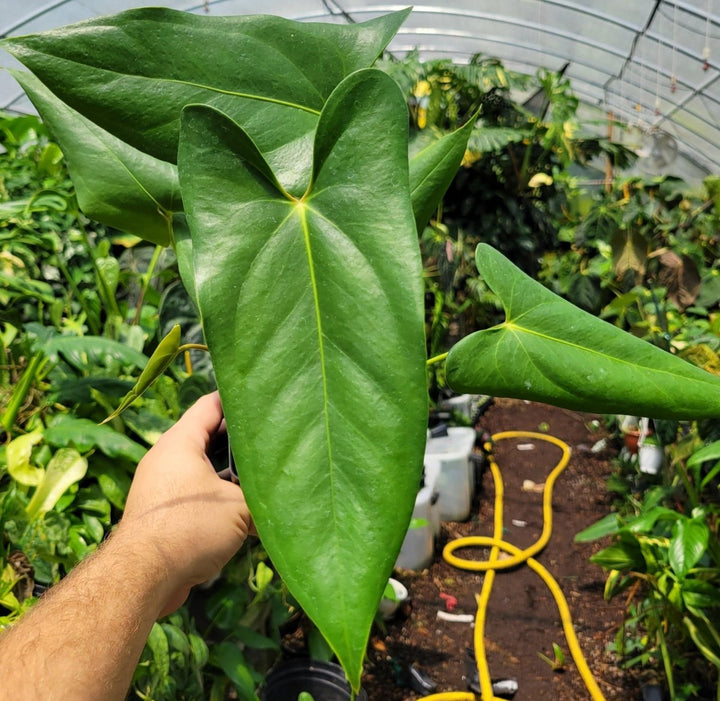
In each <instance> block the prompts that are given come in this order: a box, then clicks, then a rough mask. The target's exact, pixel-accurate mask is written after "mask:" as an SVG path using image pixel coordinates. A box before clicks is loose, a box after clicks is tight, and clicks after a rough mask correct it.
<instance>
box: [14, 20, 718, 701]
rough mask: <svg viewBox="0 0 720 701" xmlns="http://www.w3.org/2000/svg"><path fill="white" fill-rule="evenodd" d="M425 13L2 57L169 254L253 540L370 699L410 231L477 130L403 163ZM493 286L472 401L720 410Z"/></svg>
mask: <svg viewBox="0 0 720 701" xmlns="http://www.w3.org/2000/svg"><path fill="white" fill-rule="evenodd" d="M408 12H409V11H402V12H396V13H392V14H388V15H385V16H382V17H378V18H376V19H373V20H371V21H369V22H366V23H363V24H354V25H347V26H345V25H334V24H317V23H297V22H292V21H288V20H284V19H280V18H276V17H268V16H247V17H207V16H199V15H192V14H186V13H181V12H174V11H170V10H165V9H140V10H131V11H129V12H125V13H121V14H119V15H115V16H111V17H105V18H99V19H94V20H91V21H88V22H84V23H80V24H76V25H71V26H69V27H65V28H62V29H59V30H55V31H51V32H46V33H43V34H38V35H32V36H25V37H18V38H12V39H9V40H6V41H4V42H3V47H4V48H5V49H7V50H8V51H10V52H11V53H12V54H13V55H14V56H15V57H16V58H18V59H19V60H20V61H21V62H22V63H23V64H25V66H26V67H27V68H28V69H29V70H30V73H25V72H16V73H15V76H16V78H17V79H18V81H19V82H20V83H21V84H22V85H23V87H24V88H25V90H26V92H27V94H28V95H29V96H30V98H31V99H32V101H33V102H34V104H35V106H36V107H37V109H38V111H39V112H40V113H41V115H42V117H43V119H44V120H45V122H46V123H47V125H48V126H49V128H50V129H51V130H52V132H53V133H54V135H55V137H56V139H57V140H58V142H59V143H60V145H61V147H62V149H63V150H64V152H65V155H66V158H67V160H68V164H69V168H70V172H71V175H72V177H73V179H74V182H75V186H76V189H77V195H78V200H79V202H80V205H81V207H82V208H83V209H84V210H85V212H86V213H87V214H88V215H89V216H92V217H94V218H96V219H98V220H99V221H101V222H103V223H106V224H109V225H112V226H115V227H117V228H120V229H122V230H125V231H128V232H130V233H134V234H137V235H139V236H141V237H142V238H144V239H146V240H148V241H151V242H154V243H159V244H163V245H170V246H173V247H174V249H175V251H176V253H177V256H178V261H179V264H180V270H181V276H182V278H183V282H184V284H185V286H186V288H187V290H188V292H189V294H190V296H191V297H192V298H193V299H194V300H195V302H196V304H197V306H198V308H199V310H200V314H201V317H202V321H203V328H204V333H205V337H206V341H207V345H208V347H209V350H210V353H211V356H212V360H213V365H214V368H215V372H216V377H217V382H218V387H219V390H220V394H221V398H222V403H223V408H224V411H225V415H226V419H227V424H228V429H229V435H230V439H231V443H232V450H233V454H234V456H235V460H236V463H237V469H238V472H239V476H240V481H241V483H242V486H243V489H244V491H245V494H246V497H247V501H248V504H249V506H250V508H251V511H252V513H253V517H254V519H255V522H256V524H257V530H258V533H259V535H260V537H261V539H262V541H263V543H264V545H265V547H266V549H267V551H268V553H269V554H270V556H271V558H272V561H273V563H274V565H275V566H276V567H277V569H278V571H279V573H280V574H281V575H282V577H283V578H284V580H285V582H286V583H287V586H288V587H289V589H290V590H291V592H292V593H293V595H294V596H295V597H296V599H297V600H298V601H299V603H300V604H301V605H302V606H303V608H304V609H305V611H306V612H307V614H308V615H309V616H310V617H311V618H312V619H313V620H314V621H315V623H316V624H317V626H318V628H319V629H320V630H321V631H322V633H323V635H324V636H325V638H326V639H327V641H328V642H329V644H330V646H331V647H332V649H333V651H334V652H335V654H336V655H337V657H338V659H339V660H340V662H341V663H342V665H343V667H344V669H345V672H346V674H347V676H348V679H349V680H350V682H351V684H352V686H353V688H354V689H358V688H359V686H360V679H361V673H362V663H363V657H364V654H365V647H366V644H367V639H368V635H369V630H370V626H371V624H372V620H373V617H374V615H375V612H376V610H377V605H378V602H379V600H380V598H381V596H382V593H383V590H384V588H385V585H386V583H387V580H388V576H389V574H390V573H391V570H392V567H393V564H394V562H395V559H396V557H397V553H398V551H399V549H400V546H401V544H402V540H403V537H404V533H405V531H406V529H407V527H408V524H409V521H410V516H411V512H412V508H413V504H414V500H415V496H416V492H417V486H418V482H419V478H420V473H421V470H422V459H423V450H424V444H425V429H426V424H427V388H426V372H425V367H426V362H428V361H427V360H426V357H425V338H424V318H423V317H424V314H423V285H422V271H421V261H420V254H419V248H418V243H417V230H418V227H423V226H424V224H425V223H426V221H427V220H428V218H429V217H430V215H431V213H432V212H433V210H434V209H435V208H436V206H437V203H438V201H439V200H440V198H441V197H442V195H443V193H444V191H445V189H446V188H447V186H448V184H449V183H450V181H451V180H452V178H453V176H454V174H455V172H456V171H457V168H458V167H459V164H460V162H461V160H462V157H463V154H464V152H465V147H466V143H467V140H468V138H469V136H470V133H471V131H472V129H473V127H474V125H473V123H472V122H468V124H466V125H465V126H463V127H461V128H460V129H459V130H458V131H456V132H453V133H451V134H449V135H447V136H445V137H443V138H442V139H439V140H438V141H436V142H434V143H433V144H432V145H430V146H429V147H427V148H426V149H425V150H423V151H421V152H419V153H418V154H416V155H414V156H413V157H412V158H409V156H408V113H407V107H406V103H405V100H404V98H403V95H402V94H401V92H400V90H399V88H398V87H397V85H396V84H395V83H394V82H393V81H392V80H391V79H390V78H389V77H388V76H387V75H386V74H385V73H383V72H382V71H380V70H378V69H377V68H373V63H374V61H375V60H376V58H377V57H378V56H379V55H380V54H381V53H382V52H383V50H384V48H385V47H386V45H387V44H388V42H389V41H390V40H391V39H392V37H393V36H394V34H395V33H396V32H397V30H398V28H399V27H400V25H401V24H402V22H403V20H404V19H405V18H406V16H407V14H408ZM478 266H479V269H480V272H481V274H483V275H485V276H486V278H487V281H488V284H489V285H490V286H491V287H492V288H493V289H494V290H495V291H496V292H497V293H498V294H499V295H500V297H501V298H502V299H503V302H504V304H505V305H506V310H507V315H508V318H507V321H506V322H505V323H504V324H503V325H501V326H500V327H496V328H494V329H488V330H485V331H481V332H479V333H478V334H476V335H475V336H471V337H468V338H467V339H466V340H464V341H463V342H462V343H461V344H459V346H458V347H457V349H453V351H452V352H451V353H450V356H449V357H448V358H447V374H448V377H449V379H450V380H451V382H453V383H454V384H455V385H456V387H457V388H458V389H463V390H465V389H466V390H469V391H477V392H481V393H492V394H496V395H506V396H521V397H527V398H532V399H539V400H541V401H547V402H554V403H557V404H560V405H563V406H572V407H573V408H580V409H583V408H584V409H589V410H603V411H606V410H607V411H610V410H612V411H613V412H617V413H628V414H639V415H652V416H661V415H667V416H676V417H686V418H689V417H692V418H695V417H698V416H701V415H708V414H713V415H714V414H717V413H718V412H719V411H720V379H717V378H714V377H711V376H710V375H707V374H706V373H703V372H701V371H699V370H697V371H695V370H694V369H693V368H691V367H690V366H689V365H687V364H686V363H684V362H683V361H681V360H679V359H677V358H673V357H672V356H670V355H668V354H665V353H663V352H662V351H660V350H657V349H654V348H651V347H650V346H648V345H647V344H643V343H642V342H640V341H637V340H635V339H633V338H631V337H629V336H626V335H621V334H620V333H614V332H613V331H612V329H611V328H610V326H609V325H608V324H605V323H604V322H601V321H599V320H597V319H596V318H594V317H591V316H588V315H586V314H584V313H583V312H581V311H579V310H578V309H576V308H574V307H572V306H571V305H569V304H565V303H562V302H561V301H560V300H559V299H558V298H557V297H555V296H554V295H552V294H551V293H549V292H547V291H546V290H545V289H544V288H542V287H541V286H540V285H538V284H537V283H535V282H534V281H532V280H530V279H529V278H527V277H525V276H524V275H523V274H522V273H521V272H520V271H519V270H518V269H517V268H515V267H514V266H513V265H512V264H511V263H510V262H509V261H507V260H506V259H505V258H503V257H502V256H501V255H500V254H498V253H497V252H495V251H494V250H493V249H491V248H489V247H485V246H481V247H480V248H479V249H478ZM175 342H177V343H179V339H178V340H177V341H174V340H171V341H169V342H168V343H170V344H172V343H175ZM167 346H168V344H167V343H166V344H164V346H163V354H164V358H165V359H160V360H159V361H158V367H163V366H164V364H166V363H165V360H166V357H165V356H167V354H172V349H169V348H168V347H167ZM441 360H442V358H438V359H431V361H430V362H439V361H441ZM146 381H147V376H145V377H144V379H143V382H144V383H146ZM645 381H647V382H649V383H650V384H649V385H648V386H647V387H646V388H645V389H641V386H642V384H643V382H645ZM679 387H682V388H683V389H684V391H683V392H680V391H676V390H677V388H679ZM638 392H640V394H639V395H638ZM688 397H692V398H693V399H692V403H691V404H690V403H688V404H686V403H685V402H686V398H688ZM687 401H690V400H687Z"/></svg>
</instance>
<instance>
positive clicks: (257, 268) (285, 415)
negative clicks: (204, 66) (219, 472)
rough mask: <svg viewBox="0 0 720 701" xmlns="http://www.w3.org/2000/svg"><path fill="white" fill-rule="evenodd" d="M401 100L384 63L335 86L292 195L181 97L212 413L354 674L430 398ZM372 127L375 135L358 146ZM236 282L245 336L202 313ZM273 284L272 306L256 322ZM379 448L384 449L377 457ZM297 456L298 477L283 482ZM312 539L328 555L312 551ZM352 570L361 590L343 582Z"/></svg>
mask: <svg viewBox="0 0 720 701" xmlns="http://www.w3.org/2000/svg"><path fill="white" fill-rule="evenodd" d="M403 113H404V109H403V103H402V97H401V96H400V94H399V92H398V91H397V88H396V86H395V85H394V84H393V82H392V81H391V80H390V79H389V78H387V77H386V76H385V75H384V74H383V73H381V72H379V71H374V70H368V71H360V72H357V73H355V74H353V75H352V76H350V77H349V78H346V79H345V80H344V81H343V82H342V83H340V85H339V86H338V87H337V89H336V90H335V91H334V92H333V93H332V94H331V95H330V97H329V99H328V101H327V103H326V105H325V107H324V109H323V112H322V114H321V116H320V120H319V123H318V128H317V133H316V137H315V149H314V153H315V160H314V165H313V172H312V174H311V178H310V182H311V185H310V186H309V188H308V190H307V191H306V192H305V194H304V195H303V197H302V198H301V199H299V200H296V199H295V198H293V197H291V196H289V195H288V193H287V192H286V191H285V190H284V188H283V187H282V186H281V185H280V183H279V179H278V178H275V177H274V174H273V173H272V170H271V169H270V166H269V164H267V163H265V162H264V161H263V160H262V157H261V156H260V154H259V153H258V152H257V151H256V150H255V149H254V147H253V145H252V143H250V142H248V140H247V137H246V136H245V134H244V133H243V132H242V131H241V130H240V129H238V128H237V127H236V126H235V125H234V124H233V123H232V122H229V121H228V120H227V118H226V117H224V116H222V115H220V114H219V113H218V112H215V111H210V110H206V109H202V110H201V109H196V108H191V109H188V110H186V112H185V115H184V122H183V131H182V134H181V142H180V152H179V158H178V163H179V167H180V172H181V184H182V188H183V193H184V199H185V205H186V207H187V209H188V214H189V217H190V223H191V229H192V230H193V232H194V236H195V243H194V245H193V256H194V264H195V272H196V275H197V278H198V284H197V294H198V302H199V305H200V310H201V313H202V314H203V317H204V319H205V332H206V335H207V340H208V344H209V346H210V347H211V348H212V353H213V357H215V358H218V359H219V360H218V361H217V362H216V363H215V365H216V375H217V378H218V384H219V386H220V388H221V391H222V389H223V387H225V388H228V387H231V386H232V387H233V391H232V393H229V394H228V395H227V396H225V398H224V402H223V409H224V412H225V416H226V419H227V421H228V425H229V426H230V427H231V429H232V430H231V433H230V436H231V440H232V444H233V446H234V451H235V455H237V456H239V457H238V462H237V467H238V472H239V476H240V481H241V483H242V485H243V489H244V491H245V494H246V497H247V500H248V504H249V505H250V508H251V510H252V513H253V517H254V519H255V520H256V523H257V528H258V532H259V534H260V536H261V538H262V540H263V543H264V545H265V547H266V548H267V549H268V552H269V553H270V556H271V557H272V558H273V561H274V562H275V564H276V565H277V566H278V568H279V569H280V571H281V572H282V574H283V578H284V579H285V581H286V582H287V583H288V586H289V587H290V589H291V591H292V592H293V594H294V595H295V596H296V597H297V598H298V600H299V601H300V602H301V603H302V605H303V608H304V609H305V611H306V612H307V613H308V614H309V615H310V617H311V618H312V619H313V620H314V621H315V622H316V623H317V625H318V626H319V627H320V628H321V630H322V631H323V633H324V634H325V636H326V637H327V638H328V640H329V641H330V644H331V645H332V647H333V649H334V650H335V653H336V654H337V656H338V657H339V659H340V660H341V661H342V662H343V664H344V665H345V668H346V671H347V672H348V673H349V674H350V677H351V679H358V680H359V676H360V669H359V668H358V667H357V666H355V665H356V664H357V663H356V662H355V660H361V659H362V657H363V654H364V649H365V645H366V643H367V631H368V630H369V628H370V624H371V622H372V620H373V618H374V615H375V611H376V609H377V603H378V592H382V587H383V586H384V584H385V582H387V578H388V576H389V575H390V571H391V569H392V566H393V564H394V560H395V557H396V553H397V551H398V550H399V547H400V545H401V543H402V538H403V534H404V531H405V529H406V527H407V523H408V521H409V518H410V511H411V510H412V505H413V503H414V499H415V492H416V484H417V482H418V480H419V474H418V469H419V468H420V466H421V463H422V449H423V445H424V424H425V422H426V411H427V409H426V406H427V400H426V390H425V387H424V384H425V382H424V376H425V370H424V357H425V356H424V339H423V335H422V321H421V319H422V310H421V309H420V305H419V301H420V300H421V298H422V297H421V289H420V277H419V275H418V270H419V268H420V260H419V255H418V248H417V243H416V229H415V224H414V219H413V215H412V211H411V209H410V206H409V204H410V195H409V189H408V180H407V159H408V156H407V136H406V128H405V123H404V118H403ZM368 132H371V133H380V132H381V133H382V137H383V138H382V141H379V140H374V142H373V143H367V150H365V149H362V148H361V145H362V144H363V141H362V140H361V139H362V135H363V134H366V133H368ZM208 135H212V136H211V138H208ZM378 150H380V151H382V152H383V154H384V158H383V159H382V160H379V159H377V158H376V153H377V152H378ZM243 162H248V163H250V164H252V165H253V166H254V167H253V168H248V167H244V166H243ZM337 190H344V192H345V194H344V197H343V205H342V208H340V207H339V203H338V199H337V196H336V195H335V192H336V191H337ZM381 199H382V202H383V207H382V210H379V209H378V207H377V202H378V201H380V200H381ZM238 202H243V203H244V206H243V216H242V221H240V220H237V223H235V222H234V221H233V219H234V216H235V214H234V213H235V212H236V209H237V203H238ZM221 220H222V221H225V222H226V225H225V226H224V227H219V226H218V222H219V221H221ZM390 222H392V226H390V225H389V224H390ZM241 234H242V235H241ZM391 248H392V249H393V256H392V257H387V256H385V255H384V252H385V251H388V250H390V249H391ZM218 250H224V251H225V255H224V256H223V261H222V262H220V263H219V261H218V258H217V253H216V252H217V251H218ZM280 251H282V255H281V256H279V255H278V254H279V252H280ZM285 260H289V261H293V262H294V265H292V266H290V265H287V264H283V263H282V261H285ZM348 269H350V270H352V271H353V274H352V277H349V276H348V275H347V270H348ZM238 278H239V279H241V280H243V288H242V292H241V294H240V295H239V296H237V299H236V302H235V305H234V310H233V313H234V315H235V316H236V318H239V319H250V318H253V316H255V319H254V324H253V333H252V334H248V333H246V332H245V330H244V329H242V330H240V329H235V328H233V327H232V326H230V325H228V323H227V318H226V317H225V316H224V315H222V314H217V313H214V312H215V311H216V310H219V309H221V308H222V307H223V306H224V301H225V300H227V299H228V298H232V297H234V296H236V295H237V292H235V289H236V285H237V282H236V281H237V279H238ZM268 295H269V296H270V297H271V298H272V299H274V300H276V305H275V311H274V313H273V314H272V315H266V316H265V317H259V318H258V317H257V311H256V310H258V309H259V308H260V307H261V306H262V305H263V300H264V299H267V297H268ZM278 318H280V319H284V320H286V321H285V323H284V324H283V325H282V326H281V327H278V323H277V320H278ZM349 318H351V319H352V320H353V322H352V326H349V325H348V323H347V319H349ZM377 328H382V329H383V334H382V335H381V336H377V335H376V334H375V331H376V329H377ZM369 341H371V343H372V355H369V354H368V353H367V352H366V350H365V349H366V347H367V344H368V342H369ZM296 358H302V359H303V361H302V365H301V366H300V367H298V366H297V364H296V362H295V359H296ZM389 358H393V360H392V362H388V359H389ZM237 377H242V378H243V381H242V383H237V382H236V381H235V378H237ZM300 397H302V400H301V402H300V404H301V406H299V405H298V398H300ZM250 402H257V403H259V404H260V405H262V406H264V407H265V409H264V411H263V412H262V416H261V417H260V416H254V417H252V420H249V418H250V417H248V415H247V409H246V408H247V406H248V404H249V403H250ZM370 406H372V407H373V409H372V414H373V417H372V420H371V419H370V417H368V416H367V408H368V407H370ZM398 426H405V429H404V430H403V431H402V432H398V428H397V427H398ZM278 427H282V433H281V434H278ZM271 436H272V437H273V438H272V440H271V441H270V444H271V445H272V446H273V447H272V448H270V447H269V446H268V440H269V439H270V437H271ZM373 444H375V445H382V446H383V453H384V457H383V459H379V456H378V455H377V453H376V452H375V451H373V450H372V449H369V446H372V445H373ZM297 446H302V452H299V449H298V448H297ZM257 465H264V468H263V470H262V471H258V470H257ZM297 465H302V466H303V469H302V470H298V469H297V467H296V466H297ZM291 470H294V474H295V479H294V480H292V481H288V480H286V479H283V476H284V475H286V474H288V473H289V472H290V471H291ZM413 475H414V477H413ZM388 480H391V481H392V483H393V489H392V490H388V491H386V492H384V493H385V495H386V498H383V497H382V496H381V492H380V491H379V490H378V484H380V483H383V482H387V481H388ZM308 493H312V494H313V499H312V502H311V504H308V503H307V494H308ZM270 523H272V528H269V527H268V525H266V524H270ZM291 530H292V531H293V532H294V533H295V536H294V537H293V538H292V539H290V540H289V539H288V538H287V534H288V532H290V531H291ZM368 541H369V542H378V543H384V544H385V547H384V548H383V549H382V550H380V551H375V550H374V549H370V548H368V547H367V543H368ZM312 552H322V553H325V554H324V555H323V556H321V557H318V558H308V553H312ZM329 562H332V563H333V564H332V566H329V564H328V563H329ZM358 579H362V581H363V582H364V583H365V586H363V587H353V586H352V584H351V583H352V582H355V581H357V580H358ZM329 600H336V605H335V606H332V607H328V606H327V603H326V602H327V601H329ZM359 631H360V633H359Z"/></svg>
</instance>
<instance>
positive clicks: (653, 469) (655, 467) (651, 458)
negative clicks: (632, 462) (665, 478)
mask: <svg viewBox="0 0 720 701" xmlns="http://www.w3.org/2000/svg"><path fill="white" fill-rule="evenodd" d="M664 461H665V451H664V450H663V447H662V446H661V445H657V444H655V443H643V444H642V445H640V446H639V447H638V466H639V467H640V472H644V473H645V474H648V475H657V473H658V472H660V468H661V467H662V466H663V462H664Z"/></svg>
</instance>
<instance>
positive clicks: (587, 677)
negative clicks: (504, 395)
mask: <svg viewBox="0 0 720 701" xmlns="http://www.w3.org/2000/svg"><path fill="white" fill-rule="evenodd" d="M507 438H530V439H533V440H541V441H546V442H548V443H553V444H554V445H556V446H558V447H559V448H560V449H561V450H562V458H561V459H560V462H558V464H557V465H556V466H555V467H554V468H553V470H552V472H551V473H550V476H549V477H548V479H547V480H546V482H545V487H544V489H543V530H542V533H541V534H540V537H539V538H538V540H536V541H535V543H534V544H533V545H531V546H530V547H528V548H526V549H525V550H521V549H520V548H517V547H516V546H514V545H512V543H508V542H506V541H504V540H503V539H502V534H503V495H504V486H503V480H502V474H501V473H500V468H499V467H498V465H497V463H496V462H495V459H494V458H493V454H492V450H491V448H492V443H491V444H489V445H487V446H486V449H487V452H488V462H489V463H490V470H491V472H492V476H493V482H494V485H495V516H494V523H493V536H492V537H489V536H469V537H467V538H458V539H457V540H453V541H452V542H450V543H448V544H447V545H446V546H445V548H444V549H443V557H444V558H445V560H446V561H447V562H448V563H450V564H451V565H453V566H454V567H457V568H459V569H463V570H470V571H474V572H487V574H486V575H485V578H484V581H483V586H482V590H481V592H480V595H479V596H478V595H477V594H476V595H475V601H476V602H477V613H476V614H475V632H474V641H473V642H474V648H475V663H476V665H477V669H478V678H479V680H480V691H481V699H482V701H502V699H499V698H498V697H497V696H495V695H494V694H493V690H492V682H491V680H490V670H489V668H488V663H487V658H486V653H485V619H486V614H487V606H488V601H489V599H490V593H491V592H492V586H493V582H494V580H495V572H496V571H498V570H506V569H508V568H510V567H515V566H516V565H519V564H520V563H523V562H525V563H527V565H528V567H529V568H530V569H531V570H532V571H533V572H536V573H537V574H538V575H539V576H540V578H541V579H542V580H543V582H545V584H546V585H547V587H548V589H549V590H550V592H551V593H552V595H553V597H554V599H555V602H556V603H557V606H558V610H559V612H560V620H561V621H562V627H563V631H564V633H565V638H566V640H567V643H568V647H569V649H570V654H571V655H572V658H573V661H574V662H575V666H576V667H577V669H578V672H580V676H581V677H582V680H583V682H584V683H585V686H586V687H587V690H588V691H589V692H590V697H591V698H592V699H593V701H604V700H605V697H604V696H603V694H602V692H601V691H600V687H599V686H598V684H597V682H596V681H595V678H594V677H593V675H592V672H591V671H590V669H589V667H588V665H587V663H586V662H585V658H584V657H583V654H582V651H581V649H580V645H579V644H578V640H577V637H576V635H575V631H574V630H573V626H572V619H571V617H570V609H569V608H568V605H567V601H566V600H565V596H564V595H563V593H562V590H561V589H560V586H559V585H558V583H557V582H556V581H555V579H553V577H552V575H551V574H550V573H549V572H548V571H547V570H546V569H545V568H544V567H543V566H542V565H541V564H540V563H539V562H538V561H537V560H535V559H534V558H533V555H536V554H537V553H538V552H540V551H541V550H542V549H543V548H544V547H545V546H546V545H547V542H548V541H549V540H550V535H551V534H552V490H553V486H554V485H555V481H556V480H557V478H558V477H559V476H560V474H561V473H562V471H563V470H564V469H565V467H566V466H567V464H568V462H569V461H570V448H569V446H568V445H567V444H566V443H564V442H563V441H561V440H560V439H559V438H555V437H554V436H548V435H546V434H544V433H535V432H532V431H503V432H501V433H496V434H494V435H493V436H492V441H493V442H497V441H501V440H504V439H507ZM472 547H490V548H491V550H490V557H489V559H488V560H485V561H477V560H465V559H462V558H460V557H457V556H456V555H455V554H454V553H455V551H456V550H460V549H461V548H472ZM501 550H502V551H503V552H506V553H508V554H509V555H510V556H511V557H509V558H507V559H503V560H499V559H498V555H499V554H500V551H501ZM476 698H477V697H476V696H475V694H473V693H470V692H464V691H449V692H442V693H439V694H432V695H431V696H425V697H424V699H423V701H475V700H476Z"/></svg>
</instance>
